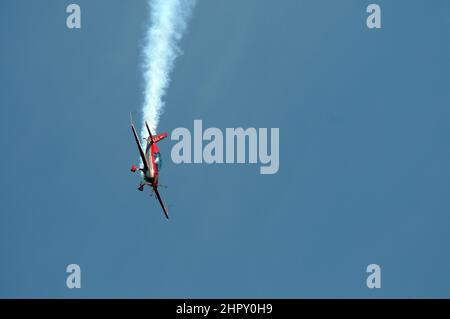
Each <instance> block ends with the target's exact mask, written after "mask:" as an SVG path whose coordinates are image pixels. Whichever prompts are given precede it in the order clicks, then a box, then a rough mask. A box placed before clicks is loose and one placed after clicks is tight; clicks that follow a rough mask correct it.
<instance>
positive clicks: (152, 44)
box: [141, 0, 196, 137]
mask: <svg viewBox="0 0 450 319" xmlns="http://www.w3.org/2000/svg"><path fill="white" fill-rule="evenodd" d="M195 2H196V0H149V9H150V11H151V25H150V28H149V30H148V32H147V42H146V45H145V48H144V80H145V101H144V106H143V109H142V112H143V121H142V123H143V125H142V130H141V136H142V137H147V136H148V133H147V130H146V128H145V124H144V122H145V121H147V122H148V124H149V126H150V129H151V130H152V133H154V132H156V129H157V127H158V123H159V117H160V116H161V112H162V109H163V107H164V102H163V100H162V98H163V97H164V95H165V93H166V89H167V87H168V86H169V82H170V73H171V71H172V69H173V66H174V62H175V59H176V58H177V57H178V55H179V54H180V53H181V50H180V48H179V47H178V42H179V41H180V39H181V38H182V36H183V34H184V32H185V30H186V23H187V20H188V18H189V17H190V15H191V12H192V9H193V7H194V5H195Z"/></svg>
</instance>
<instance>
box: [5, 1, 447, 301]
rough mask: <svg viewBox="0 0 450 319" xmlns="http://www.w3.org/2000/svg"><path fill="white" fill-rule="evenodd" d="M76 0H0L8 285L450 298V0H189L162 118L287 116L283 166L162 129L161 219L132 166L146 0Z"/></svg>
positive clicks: (125, 293)
mask: <svg viewBox="0 0 450 319" xmlns="http://www.w3.org/2000/svg"><path fill="white" fill-rule="evenodd" d="M72 2H76V3H78V4H79V5H80V6H81V9H82V28H81V30H69V29H67V27H66V17H67V14H66V12H65V11H66V10H65V9H66V6H67V5H68V4H69V3H70V2H69V1H60V0H40V1H25V0H2V1H1V2H0V40H1V51H0V71H1V72H0V112H1V116H0V130H1V135H0V149H1V153H0V154H1V159H0V163H1V165H0V170H1V179H0V190H1V192H0V297H32V298H33V297H62V298H71V297H87V298H92V297H139V298H140V297H150V298H152V297H192V298H194V297H289V298H293V297H327V298H329V297H371V298H372V297H374V298H378V297H450V251H449V249H448V243H449V242H450V232H449V230H450V196H449V192H450V166H449V163H450V148H449V136H450V88H449V84H450V5H449V2H448V1H447V0H433V1H425V0H408V1H406V0H401V1H400V0H398V1H387V0H385V1H381V0H376V1H362V0H340V1H336V0H321V1H317V0H301V1H298V0H283V1H258V0H245V1H241V0H233V1H202V0H200V1H199V3H198V4H197V7H196V8H195V10H194V14H193V17H192V19H191V21H190V25H189V28H188V32H187V33H186V35H185V37H184V38H183V40H182V42H181V44H180V45H181V48H182V50H183V52H184V53H183V55H182V56H181V57H180V58H179V59H178V60H177V62H176V66H175V70H174V72H173V74H172V81H171V85H170V88H169V90H168V95H167V96H166V99H165V101H166V106H167V107H166V110H165V113H164V114H163V116H162V118H161V123H160V126H159V128H160V130H162V131H167V132H169V133H170V132H171V131H172V130H174V129H175V128H177V127H187V128H189V129H191V130H192V127H193V121H194V119H202V120H203V125H204V127H212V126H215V127H218V128H221V129H225V128H226V127H244V128H246V127H256V128H258V127H268V128H271V127H278V128H280V170H279V172H278V173H277V174H275V175H260V174H259V165H251V164H241V165H226V164H223V165H205V164H203V165H200V164H190V165H188V164H185V165H183V164H181V165H176V164H174V163H173V162H172V161H171V159H170V151H171V148H172V146H173V145H174V144H175V141H171V140H170V139H166V140H164V141H163V142H161V143H160V144H158V145H159V146H160V150H161V152H162V154H163V156H164V167H163V170H162V172H161V183H163V184H166V185H168V186H169V188H168V189H162V190H161V193H162V195H163V197H164V199H165V201H166V202H167V204H168V206H169V210H170V215H171V220H170V221H167V220H165V218H164V217H163V214H162V211H161V209H160V207H159V206H158V204H157V202H156V201H155V199H154V198H150V196H149V195H148V193H147V192H146V193H145V194H143V193H141V192H139V191H137V189H136V188H137V186H138V183H139V178H138V177H137V176H135V175H133V174H131V173H130V170H129V168H130V166H131V164H132V163H138V161H139V159H138V152H137V149H136V146H135V144H134V141H133V137H132V135H131V131H130V128H129V112H130V111H131V112H134V113H135V116H136V117H139V112H140V109H141V105H142V103H143V92H142V90H143V80H142V72H141V62H142V55H141V53H142V46H143V44H144V41H143V40H144V39H143V37H144V34H145V30H146V28H147V27H148V17H149V15H148V12H146V8H147V5H146V1H144V0H140V1H138V0H134V1H126V2H125V1H120V0H108V1H106V0H104V1H103V0H102V1H100V0H96V1H87V0H77V1H72ZM371 2H376V3H378V4H379V5H380V6H381V8H382V29H381V30H369V29H368V28H367V27H366V22H365V21H366V17H367V15H368V14H367V13H366V7H367V5H368V4H369V3H371ZM72 263H76V264H79V265H80V266H81V269H82V288H81V289H72V290H70V289H68V288H67V287H66V276H67V273H66V266H67V265H68V264H72ZM372 263H376V264H379V265H380V266H381V269H382V288H381V289H372V290H371V289H368V288H367V286H366V277H367V273H366V267H367V265H369V264H372Z"/></svg>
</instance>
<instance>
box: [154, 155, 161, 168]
mask: <svg viewBox="0 0 450 319" xmlns="http://www.w3.org/2000/svg"><path fill="white" fill-rule="evenodd" d="M154 156H155V164H156V168H157V169H158V171H159V170H160V169H161V167H162V159H161V153H160V152H156V153H155V154H154Z"/></svg>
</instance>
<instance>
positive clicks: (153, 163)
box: [130, 116, 169, 219]
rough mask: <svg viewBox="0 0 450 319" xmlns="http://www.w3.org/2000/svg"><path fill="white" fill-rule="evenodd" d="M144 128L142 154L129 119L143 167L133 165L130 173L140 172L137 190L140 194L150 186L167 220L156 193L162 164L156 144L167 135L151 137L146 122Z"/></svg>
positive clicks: (165, 211)
mask: <svg viewBox="0 0 450 319" xmlns="http://www.w3.org/2000/svg"><path fill="white" fill-rule="evenodd" d="M130 117H131V116H130ZM145 126H146V127H147V131H148V137H147V138H146V140H147V144H146V147H145V152H144V150H143V149H142V146H141V143H140V142H139V138H138V135H137V133H136V129H135V127H134V124H133V120H132V119H131V130H132V131H133V135H134V139H135V140H136V144H137V147H138V149H139V154H140V155H141V159H142V166H143V167H140V168H138V167H137V166H136V165H134V164H133V165H132V166H131V171H132V172H133V173H134V172H136V171H138V170H139V171H141V172H142V181H141V183H140V185H139V187H138V189H139V190H140V191H141V192H142V191H143V190H144V186H145V185H148V186H151V188H152V192H154V193H155V195H156V198H157V199H158V201H159V203H160V204H161V207H162V209H163V211H164V215H166V218H167V219H169V215H168V213H167V209H166V206H164V203H163V201H162V199H161V196H160V195H159V192H158V179H159V171H160V170H161V164H162V163H161V154H160V152H159V150H158V147H157V146H156V143H158V142H159V141H161V140H163V139H165V138H166V137H167V133H162V134H158V135H155V136H153V135H152V132H151V131H150V128H149V126H148V124H147V122H145Z"/></svg>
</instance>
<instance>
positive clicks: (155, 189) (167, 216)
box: [153, 187, 169, 219]
mask: <svg viewBox="0 0 450 319" xmlns="http://www.w3.org/2000/svg"><path fill="white" fill-rule="evenodd" d="M153 190H154V191H155V194H156V197H157V198H158V201H159V203H160V204H161V208H162V209H163V211H164V215H166V218H167V219H169V215H168V214H167V210H166V206H164V204H163V201H162V199H161V196H160V195H159V192H158V188H156V187H154V188H153Z"/></svg>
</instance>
